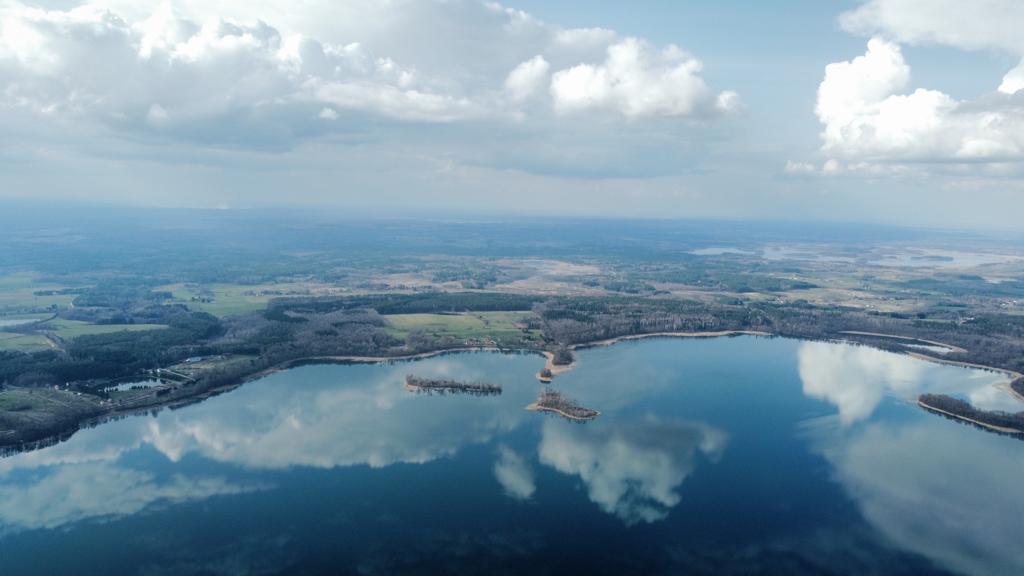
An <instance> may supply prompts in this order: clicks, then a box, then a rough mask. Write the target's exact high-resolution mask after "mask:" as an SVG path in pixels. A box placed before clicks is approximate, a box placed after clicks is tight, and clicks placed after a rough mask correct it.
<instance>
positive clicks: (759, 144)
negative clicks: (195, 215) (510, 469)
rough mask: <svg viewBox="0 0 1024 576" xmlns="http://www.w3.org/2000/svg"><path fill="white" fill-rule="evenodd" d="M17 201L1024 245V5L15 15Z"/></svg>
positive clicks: (536, 5) (871, 0)
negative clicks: (683, 220) (319, 210)
mask: <svg viewBox="0 0 1024 576" xmlns="http://www.w3.org/2000/svg"><path fill="white" fill-rule="evenodd" d="M0 14H2V16H3V19H2V22H3V24H2V26H0V84H2V85H3V86H4V87H5V89H4V90H3V91H2V92H0V131H2V132H0V133H2V134H3V135H4V138H3V140H2V141H0V166H3V168H2V169H0V197H2V196H8V197H29V198H44V199H48V198H67V199H73V200H85V201H93V200H95V201H100V202H107V203H124V204H134V205H154V206H193V207H208V208H244V207H250V206H259V207H264V206H304V207H308V206H324V207H327V208H330V209H334V210H340V211H345V210H352V211H359V212H364V213H365V212H367V211H369V212H381V213H391V214H401V215H415V214H422V213H430V214H431V215H439V214H441V215H443V214H452V215H459V216H463V215H472V214H484V215H530V214H555V215H567V216H602V217H603V216H630V217H670V218H671V217H714V218H718V217H731V218H787V219H810V220H855V221H871V222H888V223H906V224H912V225H921V226H940V227H968V228H990V227H991V228H1012V227H1014V226H1015V225H1016V224H1017V220H1018V218H1019V215H1020V214H1021V213H1024V200H1022V198H1024V179H1022V175H1024V173H1022V170H1021V160H1022V159H1024V89H1022V88H1024V64H1021V62H1022V59H1024V41H1022V40H1020V39H1019V38H1018V36H1021V35H1020V34H1019V32H1018V31H1019V29H1020V27H1021V25H1024V6H1022V5H1021V4H1020V3H1018V2H1015V1H1013V0H991V1H989V2H986V3H984V4H983V5H978V4H975V5H972V4H971V3H964V2H955V1H954V0H865V1H858V0H851V1H843V2H821V1H811V0H804V1H791V2H754V1H743V2H740V1H733V2H714V3H712V2H653V1H649V2H631V3H622V2H611V1H588V2H566V1H563V2H552V1H544V2H542V1H536V0H508V1H507V2H505V3H503V4H494V3H489V2H488V3H481V2H477V1H475V0H448V1H440V0H388V1H375V0H373V1H371V0H347V1H343V2H321V1H318V0H301V1H298V2H283V1H275V0H271V1H268V2H261V3H258V4H254V3H247V2H241V1H238V0H222V1H204V2H200V1H197V0H180V1H178V2H145V1H143V2H138V1H134V2H128V1H127V0H94V1H91V2H81V3H80V2H74V1H57V2H42V3H23V2H11V1H10V0H0Z"/></svg>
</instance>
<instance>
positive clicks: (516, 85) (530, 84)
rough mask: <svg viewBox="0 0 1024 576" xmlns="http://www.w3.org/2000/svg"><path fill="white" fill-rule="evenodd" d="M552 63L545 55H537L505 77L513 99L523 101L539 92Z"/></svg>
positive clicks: (507, 88)
mask: <svg viewBox="0 0 1024 576" xmlns="http://www.w3.org/2000/svg"><path fill="white" fill-rule="evenodd" d="M550 69H551V65H550V64H549V63H548V61H547V60H545V59H544V57H543V56H541V55H539V54H538V55H537V56H534V57H533V58H530V59H529V60H527V61H526V62H523V63H522V64H519V65H518V66H516V67H515V68H513V69H512V71H511V72H509V73H508V77H507V78H505V90H507V91H508V93H509V95H510V96H511V98H512V100H514V101H516V102H521V101H523V100H526V99H527V98H529V97H530V96H533V95H534V94H536V93H537V90H538V89H539V88H540V87H541V86H542V85H543V84H544V83H545V81H546V80H547V78H548V71H549V70H550Z"/></svg>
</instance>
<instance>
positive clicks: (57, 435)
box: [0, 330, 1024, 457]
mask: <svg viewBox="0 0 1024 576" xmlns="http://www.w3.org/2000/svg"><path fill="white" fill-rule="evenodd" d="M726 336H763V337H782V338H792V339H796V340H806V341H814V340H816V339H811V338H800V337H798V336H783V335H779V334H774V333H771V332H762V331H757V330H720V331H707V332H652V333H648V334H629V335H625V336H617V337H615V338H606V339H602V340H594V341H591V342H582V343H579V344H573V345H570V346H569V349H570V350H574V351H575V350H582V349H586V348H595V347H598V346H611V345H613V344H616V343H618V342H621V341H626V340H644V339H648V338H719V337H726ZM817 341H823V342H834V341H835V340H833V339H828V338H823V339H820V340H817ZM867 345H868V346H870V344H867ZM879 349H880V350H884V349H881V348H879ZM463 352H512V353H519V354H536V355H540V356H544V357H545V358H546V364H545V365H546V366H547V364H551V365H552V367H553V369H552V377H554V376H555V375H557V374H564V373H565V372H568V371H569V370H572V369H573V368H575V367H576V366H577V365H578V361H575V360H574V361H573V362H572V363H571V364H564V365H560V366H555V365H554V364H553V359H554V354H553V353H551V352H549V351H546V350H540V349H536V348H499V347H497V346H472V347H458V348H444V349H440V350H432V351H429V352H417V353H414V354H403V355H399V356H356V355H331V356H308V357H303V358H293V359H290V360H285V361H282V362H280V363H278V364H275V365H273V366H269V367H267V368H264V369H262V370H259V371H256V372H253V373H251V374H247V375H245V376H240V377H239V378H238V380H236V381H234V382H231V383H228V384H221V385H219V386H215V387H212V388H208V389H205V390H202V391H197V392H196V393H195V394H190V395H186V396H179V397H174V398H168V399H165V400H161V401H158V402H153V403H149V404H141V405H137V406H132V407H129V408H123V409H116V408H113V409H108V411H105V412H101V413H99V414H94V415H92V416H89V417H87V418H83V419H81V420H78V421H76V422H74V423H73V424H72V425H69V426H65V427H61V428H55V429H53V430H52V431H50V432H48V433H46V434H44V435H42V436H39V437H35V438H30V439H27V440H23V441H18V442H14V443H11V444H0V457H3V455H4V454H6V453H7V452H8V451H15V452H16V451H20V450H22V449H26V450H31V449H32V447H34V446H45V445H48V444H47V442H50V441H51V440H57V441H59V440H60V439H65V438H68V437H70V436H71V435H73V434H74V433H75V432H77V431H79V430H81V429H82V428H85V427H91V426H95V425H97V424H101V423H103V422H107V421H110V420H113V419H118V418H122V417H126V416H132V415H136V414H142V413H146V412H150V411H152V410H162V409H164V408H170V409H174V408H178V407H183V406H187V405H190V404H194V403H197V402H201V401H203V400H206V399H208V398H211V397H214V396H218V395H220V394H223V393H225V392H230V391H232V390H234V389H236V388H238V387H240V386H243V385H245V384H247V383H249V382H253V381H255V380H259V379H262V378H266V377H267V376H271V375H273V374H276V373H277V372H281V371H284V370H288V369H291V368H296V367H299V366H301V365H308V364H331V363H337V364H385V363H388V362H407V361H415V360H423V359H427V358H433V357H436V356H442V355H445V354H458V353H463ZM889 352H892V351H889ZM892 353H894V354H899V353H902V354H907V355H908V356H911V357H913V358H916V359H919V360H923V361H929V362H936V363H939V364H947V365H952V366H959V367H962V368H973V369H980V370H988V371H991V372H997V373H1001V374H1004V375H1006V376H1008V377H1009V378H1010V381H1011V382H1012V381H1013V380H1015V379H1017V378H1024V374H1021V373H1019V372H1015V371H1013V370H1009V369H1006V368H996V367H994V366H985V365H982V364H975V363H971V362H964V361H958V360H947V359H943V358H937V357H935V356H929V355H927V354H923V353H920V352H892ZM556 369H557V370H556ZM537 376H538V379H539V376H540V373H539V372H538V374H537ZM541 381H542V382H544V381H543V380H541ZM550 381H551V380H548V381H547V382H550ZM547 382H545V383H547ZM1000 384H1003V383H1000ZM997 386H998V384H997ZM1010 393H1011V394H1012V396H1013V397H1014V398H1016V399H1017V400H1019V401H1021V402H1022V403H1024V397H1022V396H1021V395H1019V394H1016V393H1014V391H1013V390H1012V389H1011V390H1010ZM541 409H543V408H541ZM549 411H550V410H549ZM953 416H955V415H953ZM566 417H568V418H572V417H571V416H568V415H566ZM1017 433H1024V432H1017Z"/></svg>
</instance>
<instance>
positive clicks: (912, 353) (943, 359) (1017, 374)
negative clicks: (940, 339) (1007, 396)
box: [906, 352, 1024, 380]
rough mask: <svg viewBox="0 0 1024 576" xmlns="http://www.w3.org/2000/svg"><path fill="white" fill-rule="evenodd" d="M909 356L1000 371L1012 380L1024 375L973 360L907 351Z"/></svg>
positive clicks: (964, 366) (951, 364)
mask: <svg viewBox="0 0 1024 576" xmlns="http://www.w3.org/2000/svg"><path fill="white" fill-rule="evenodd" d="M906 354H907V356H912V357H914V358H917V359H918V360H928V361H930V362H938V363H939V364H949V365H950V366H961V367H963V368H978V369H980V370H990V371H992V372H999V373H1000V374H1005V375H1007V376H1009V377H1010V379H1011V380H1016V379H1017V378H1021V377H1024V374H1021V373H1020V372H1014V371H1013V370H1007V369H1006V368H995V367H992V366H985V365H983V364H974V363H971V362H961V361H959V360H946V359H945V358H936V357H935V356H929V355H927V354H922V353H920V352H907V353H906Z"/></svg>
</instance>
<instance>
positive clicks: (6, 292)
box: [0, 274, 75, 311]
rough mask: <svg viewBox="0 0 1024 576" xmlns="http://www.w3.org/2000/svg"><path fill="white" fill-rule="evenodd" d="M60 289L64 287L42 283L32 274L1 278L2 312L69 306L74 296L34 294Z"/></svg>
mask: <svg viewBox="0 0 1024 576" xmlns="http://www.w3.org/2000/svg"><path fill="white" fill-rule="evenodd" d="M60 288H63V286H58V285H56V284H44V283H40V282H38V281H37V279H36V277H35V276H33V275H31V274H9V275H7V276H0V311H4V310H22V309H25V308H48V307H50V306H67V305H68V304H70V303H71V301H72V300H74V299H75V296H74V295H72V294H64V295H58V296H36V295H35V294H34V292H36V291H38V290H59V289H60Z"/></svg>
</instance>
